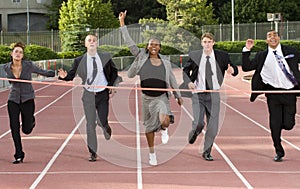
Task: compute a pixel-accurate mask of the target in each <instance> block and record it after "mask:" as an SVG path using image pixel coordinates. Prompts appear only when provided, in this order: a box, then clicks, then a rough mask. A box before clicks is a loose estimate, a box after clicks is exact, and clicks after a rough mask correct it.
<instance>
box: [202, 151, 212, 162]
mask: <svg viewBox="0 0 300 189" xmlns="http://www.w3.org/2000/svg"><path fill="white" fill-rule="evenodd" d="M202 157H203V158H204V159H205V160H206V161H213V160H214V158H213V157H212V156H211V155H210V153H208V152H204V153H203V154H202Z"/></svg>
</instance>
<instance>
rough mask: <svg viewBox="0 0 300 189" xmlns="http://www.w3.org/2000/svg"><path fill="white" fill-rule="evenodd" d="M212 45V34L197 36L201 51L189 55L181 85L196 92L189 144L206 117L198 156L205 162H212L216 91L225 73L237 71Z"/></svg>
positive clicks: (217, 123) (218, 107)
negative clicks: (201, 148) (203, 138)
mask: <svg viewBox="0 0 300 189" xmlns="http://www.w3.org/2000/svg"><path fill="white" fill-rule="evenodd" d="M214 44H215V41H214V37H213V35H212V34H211V33H204V34H203V35H202V37H201V45H202V47H203V50H198V51H192V52H190V53H189V59H188V61H187V63H186V64H185V65H184V68H183V80H184V84H185V85H186V86H187V88H189V89H193V90H195V91H197V92H194V93H193V94H192V103H193V104H192V106H193V115H194V120H193V123H192V130H191V131H190V133H189V138H188V140H189V143H190V144H193V143H194V142H195V140H196V138H197V136H198V135H199V134H200V133H201V132H202V129H203V128H204V126H205V122H204V116H205V115H206V122H207V126H206V134H205V141H204V147H203V154H202V157H203V158H204V159H205V160H207V161H212V160H213V157H212V156H211V149H212V146H213V143H214V140H215V137H216V135H217V134H218V125H219V113H220V94H219V93H218V92H216V91H217V90H219V89H220V87H221V85H222V82H223V79H224V74H225V71H226V70H227V71H228V73H230V74H232V75H233V76H236V75H237V74H238V69H237V67H236V66H235V65H233V64H232V63H231V61H230V58H229V55H228V53H226V52H224V51H220V50H214V49H213V46H214ZM212 90H214V91H212Z"/></svg>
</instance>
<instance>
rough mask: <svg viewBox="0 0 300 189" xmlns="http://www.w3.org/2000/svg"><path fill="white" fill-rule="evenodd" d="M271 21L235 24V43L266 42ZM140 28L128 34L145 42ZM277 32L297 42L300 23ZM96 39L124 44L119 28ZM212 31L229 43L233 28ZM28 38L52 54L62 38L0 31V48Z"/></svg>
mask: <svg viewBox="0 0 300 189" xmlns="http://www.w3.org/2000/svg"><path fill="white" fill-rule="evenodd" d="M274 28H275V25H274V23H273V22H267V23H248V24H235V26H234V36H235V39H234V41H243V40H246V39H248V38H252V39H265V38H266V33H267V31H269V30H270V29H274ZM144 29H145V28H142V27H138V26H137V27H130V28H129V31H130V35H131V36H132V38H133V40H134V41H135V42H137V43H142V42H144V41H143V40H144V39H143V36H142V33H143V30H144ZM278 30H279V32H280V34H281V38H282V39H283V40H300V21H297V22H288V21H287V22H279V23H278ZM94 31H95V33H97V35H98V37H99V43H100V44H101V45H113V46H121V45H122V44H123V42H122V38H121V33H120V30H119V29H96V30H94ZM206 31H209V32H212V33H213V34H214V35H215V38H216V41H232V25H231V24H220V25H205V26H202V32H206ZM28 39H29V42H30V44H36V45H40V46H45V47H48V48H50V49H52V50H53V51H54V52H61V39H60V36H59V31H54V30H52V31H42V32H34V31H31V32H30V33H27V32H3V31H2V32H1V33H0V43H1V45H10V44H11V43H14V42H16V41H22V42H23V43H27V40H28Z"/></svg>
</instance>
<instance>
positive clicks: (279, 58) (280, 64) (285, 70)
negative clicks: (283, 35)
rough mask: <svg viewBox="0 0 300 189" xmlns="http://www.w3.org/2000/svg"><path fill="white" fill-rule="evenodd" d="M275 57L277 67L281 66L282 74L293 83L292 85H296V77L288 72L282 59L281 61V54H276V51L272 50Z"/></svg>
mask: <svg viewBox="0 0 300 189" xmlns="http://www.w3.org/2000/svg"><path fill="white" fill-rule="evenodd" d="M273 53H274V55H275V57H276V60H277V62H278V64H279V67H280V68H281V70H282V71H283V73H284V75H285V76H286V77H287V78H288V79H289V80H290V81H291V82H292V83H293V85H298V81H297V79H296V78H295V77H294V76H293V75H292V74H290V73H289V72H288V71H287V69H286V67H285V65H284V64H283V61H282V58H283V57H282V56H280V55H278V54H277V52H276V51H273Z"/></svg>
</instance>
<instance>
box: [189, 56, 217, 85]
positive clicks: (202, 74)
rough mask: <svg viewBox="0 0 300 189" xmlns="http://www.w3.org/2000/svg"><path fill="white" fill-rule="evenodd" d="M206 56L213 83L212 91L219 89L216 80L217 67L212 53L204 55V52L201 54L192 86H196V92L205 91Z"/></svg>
mask: <svg viewBox="0 0 300 189" xmlns="http://www.w3.org/2000/svg"><path fill="white" fill-rule="evenodd" d="M206 56H209V57H210V58H209V62H210V64H211V70H212V73H213V75H212V82H213V90H218V89H220V85H219V82H218V78H217V74H216V73H217V66H216V59H215V54H214V51H212V53H211V54H210V55H206V54H205V53H204V52H203V53H202V57H201V60H200V64H199V70H198V77H197V79H196V80H195V82H194V84H195V85H196V90H206V84H205V66H206V60H207V59H206Z"/></svg>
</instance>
